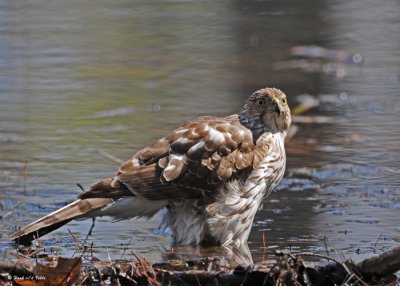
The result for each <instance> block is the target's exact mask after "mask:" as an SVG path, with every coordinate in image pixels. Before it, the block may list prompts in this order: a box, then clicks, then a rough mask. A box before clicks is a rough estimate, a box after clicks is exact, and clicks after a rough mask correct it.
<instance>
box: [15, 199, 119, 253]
mask: <svg viewBox="0 0 400 286" xmlns="http://www.w3.org/2000/svg"><path fill="white" fill-rule="evenodd" d="M112 202H113V200H112V199H111V198H88V199H78V200H76V201H74V202H72V203H70V204H69V205H67V206H65V207H63V208H61V209H58V210H56V211H54V212H52V213H50V214H48V215H46V216H44V217H42V218H40V219H38V220H37V221H34V222H32V223H30V224H28V225H27V226H24V227H23V228H21V229H20V230H18V231H16V232H14V233H12V234H11V235H10V238H11V239H13V240H15V241H16V242H17V243H18V244H24V245H29V244H30V242H31V241H32V240H34V239H37V238H39V237H41V236H43V235H45V234H47V233H49V232H51V231H53V230H55V229H57V228H59V227H61V226H63V225H64V224H66V223H68V222H70V221H71V220H73V219H75V218H79V217H81V216H85V215H87V214H88V213H90V212H92V211H94V210H98V209H101V208H104V207H106V206H107V205H109V204H111V203H112Z"/></svg>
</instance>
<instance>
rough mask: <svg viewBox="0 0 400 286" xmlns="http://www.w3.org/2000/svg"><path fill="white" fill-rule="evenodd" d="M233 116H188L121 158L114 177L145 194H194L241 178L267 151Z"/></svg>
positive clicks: (153, 196)
mask: <svg viewBox="0 0 400 286" xmlns="http://www.w3.org/2000/svg"><path fill="white" fill-rule="evenodd" d="M262 140H263V137H262V136H261V137H260V138H259V139H258V140H257V142H256V143H254V142H253V136H252V133H251V131H250V130H248V129H247V128H246V127H244V126H243V125H241V124H240V122H239V119H238V117H237V115H232V116H229V117H226V118H216V117H200V118H198V119H197V120H194V121H188V122H186V123H184V124H183V125H182V126H180V127H179V128H178V129H176V130H174V131H173V132H171V133H170V134H168V135H167V136H165V137H164V138H161V139H160V140H158V141H157V142H155V143H154V144H152V145H150V146H148V147H146V148H144V149H143V150H140V151H139V152H137V153H136V154H135V155H134V156H133V159H132V160H129V161H127V162H125V163H124V164H123V165H122V166H121V167H120V170H119V172H118V173H117V175H116V176H115V178H114V183H113V184H114V185H115V184H117V185H119V184H120V183H122V185H123V186H125V187H126V188H127V189H129V190H130V191H131V192H132V193H133V194H134V195H141V196H144V197H146V198H148V199H171V198H187V197H190V198H194V197H199V196H202V195H204V193H210V192H211V193H212V192H213V190H214V189H216V188H217V187H218V186H219V185H220V184H221V183H222V182H224V181H228V180H231V179H245V178H242V177H243V176H245V175H247V174H248V173H249V171H251V169H253V167H254V166H255V165H258V163H259V162H260V160H261V158H262V157H263V156H264V154H265V153H266V152H267V149H268V146H267V145H265V144H264V143H265V142H261V141H262Z"/></svg>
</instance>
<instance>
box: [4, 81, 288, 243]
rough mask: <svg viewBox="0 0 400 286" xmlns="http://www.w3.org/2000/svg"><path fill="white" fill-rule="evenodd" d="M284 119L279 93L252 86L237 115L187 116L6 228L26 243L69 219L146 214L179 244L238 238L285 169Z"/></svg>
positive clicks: (246, 233) (237, 240)
mask: <svg viewBox="0 0 400 286" xmlns="http://www.w3.org/2000/svg"><path fill="white" fill-rule="evenodd" d="M290 123H291V117H290V110H289V107H288V104H287V99H286V96H285V94H284V93H283V92H282V91H280V90H279V89H275V88H264V89H260V90H258V91H256V92H254V93H253V94H252V95H251V96H250V97H249V99H248V100H247V101H246V103H245V105H244V107H243V108H242V110H241V111H240V112H239V113H238V114H234V115H230V116H227V117H223V118H217V117H211V116H203V117H199V118H197V119H194V120H191V121H187V122H185V123H184V124H182V125H181V126H180V127H178V128H177V129H175V130H174V131H172V132H171V133H169V134H168V135H167V136H165V137H163V138H161V139H160V140H158V141H156V142H155V143H154V144H152V145H150V146H148V147H146V148H144V149H142V150H140V151H138V152H137V153H136V154H135V155H134V156H133V158H132V159H130V160H128V161H126V162H125V163H123V164H122V166H121V167H120V169H119V171H118V173H117V174H116V175H115V176H114V177H113V178H111V179H105V180H102V181H100V182H98V183H96V184H94V185H93V186H92V187H91V189H90V190H89V191H87V192H84V193H82V194H80V195H79V196H78V199H77V200H76V201H75V202H73V203H71V204H69V205H67V206H65V207H63V208H61V209H59V210H57V211H55V212H53V213H51V214H49V215H47V216H45V217H43V218H41V219H39V220H37V221H35V222H33V223H31V224H29V225H27V226H25V227H23V228H22V229H20V230H18V231H16V232H14V233H12V234H11V238H12V239H14V240H16V241H17V242H20V243H29V242H30V241H31V240H33V239H34V238H35V237H36V238H37V237H38V236H42V235H44V234H46V233H48V232H50V231H52V230H54V229H57V228H59V227H61V226H62V225H64V224H66V223H68V222H69V221H70V220H72V219H84V218H90V217H96V216H111V217H113V218H115V219H117V220H119V219H127V218H132V217H152V216H153V215H154V214H155V213H156V212H157V211H158V210H160V209H162V208H166V209H167V212H166V215H165V218H164V220H163V224H164V225H165V226H168V227H170V228H171V230H172V232H173V234H174V236H175V240H176V242H177V243H181V244H193V243H195V244H200V243H213V244H220V245H228V244H236V245H240V244H243V243H245V242H246V241H247V238H248V236H249V233H250V230H251V225H252V222H253V219H254V216H255V214H256V212H257V210H258V209H259V207H260V205H261V202H262V200H263V198H265V197H266V196H267V195H268V194H269V193H270V192H271V191H272V190H274V188H275V187H276V185H277V184H278V183H279V182H280V181H281V179H282V177H283V174H284V172H285V165H286V154H285V148H284V139H285V136H286V133H287V131H288V129H289V126H290Z"/></svg>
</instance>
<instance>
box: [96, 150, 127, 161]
mask: <svg viewBox="0 0 400 286" xmlns="http://www.w3.org/2000/svg"><path fill="white" fill-rule="evenodd" d="M98 151H99V153H100V154H101V155H103V156H104V157H106V158H107V159H110V160H111V161H114V162H115V163H118V164H122V163H123V162H124V161H123V160H121V159H119V158H117V157H115V156H113V155H111V154H110V153H107V152H106V151H104V150H101V149H99V150H98Z"/></svg>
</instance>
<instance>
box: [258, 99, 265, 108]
mask: <svg viewBox="0 0 400 286" xmlns="http://www.w3.org/2000/svg"><path fill="white" fill-rule="evenodd" d="M264 105H265V99H264V98H260V99H257V106H264Z"/></svg>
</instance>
